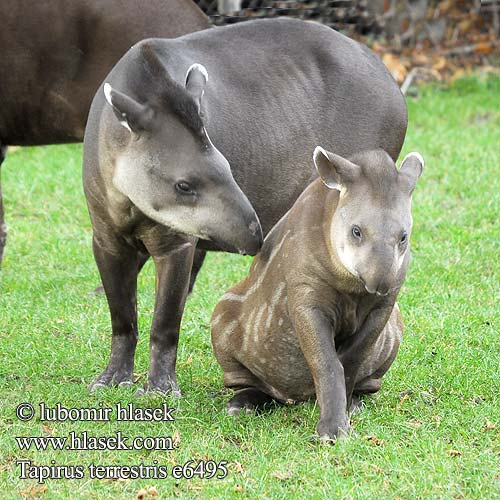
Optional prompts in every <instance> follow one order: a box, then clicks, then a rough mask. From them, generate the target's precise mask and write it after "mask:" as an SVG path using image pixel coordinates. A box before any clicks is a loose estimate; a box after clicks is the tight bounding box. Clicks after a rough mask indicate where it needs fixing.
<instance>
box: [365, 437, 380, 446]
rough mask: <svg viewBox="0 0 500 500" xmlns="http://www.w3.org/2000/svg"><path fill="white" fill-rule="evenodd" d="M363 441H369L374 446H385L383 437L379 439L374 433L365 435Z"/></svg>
mask: <svg viewBox="0 0 500 500" xmlns="http://www.w3.org/2000/svg"><path fill="white" fill-rule="evenodd" d="M363 441H368V442H369V443H370V444H371V445H373V446H383V445H384V444H385V443H384V440H383V439H379V438H378V437H377V436H375V435H373V434H369V435H367V436H363Z"/></svg>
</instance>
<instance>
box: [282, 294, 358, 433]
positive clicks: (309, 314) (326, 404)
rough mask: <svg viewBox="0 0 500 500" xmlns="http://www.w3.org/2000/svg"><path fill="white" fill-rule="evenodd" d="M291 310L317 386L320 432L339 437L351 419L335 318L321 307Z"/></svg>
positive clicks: (293, 308) (300, 307) (346, 429)
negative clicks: (347, 408) (334, 323)
mask: <svg viewBox="0 0 500 500" xmlns="http://www.w3.org/2000/svg"><path fill="white" fill-rule="evenodd" d="M293 302H295V301H293ZM293 302H292V301H291V304H293ZM295 303H296V302H295ZM291 310H292V311H293V316H292V322H293V326H294V329H295V331H296V333H297V336H298V339H299V343H300V347H301V349H302V352H303V353H304V356H305V358H306V361H307V363H308V365H309V368H310V370H311V374H312V377H313V380H314V386H315V389H316V397H317V399H318V404H319V409H320V419H319V422H318V425H317V426H316V431H317V433H318V435H319V437H320V438H321V439H323V440H327V439H331V438H336V437H338V436H339V435H340V434H341V433H346V432H347V431H348V428H349V420H348V417H347V411H346V407H347V401H346V392H345V382H344V369H343V367H342V363H341V362H340V360H339V358H338V357H337V353H336V351H335V344H334V340H333V328H332V324H331V321H330V320H329V319H328V318H327V317H326V316H325V314H324V313H322V312H321V311H320V310H319V309H317V308H313V307H309V306H296V307H291Z"/></svg>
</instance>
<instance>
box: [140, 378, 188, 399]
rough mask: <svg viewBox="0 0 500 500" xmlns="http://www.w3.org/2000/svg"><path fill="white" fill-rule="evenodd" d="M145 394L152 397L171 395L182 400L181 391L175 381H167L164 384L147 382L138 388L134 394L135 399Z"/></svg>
mask: <svg viewBox="0 0 500 500" xmlns="http://www.w3.org/2000/svg"><path fill="white" fill-rule="evenodd" d="M146 394H147V395H148V396H153V397H154V396H159V397H161V396H167V395H172V396H175V397H177V398H182V393H181V390H180V388H179V385H178V384H177V382H176V381H175V380H168V381H167V382H165V383H152V382H150V381H148V382H147V383H146V384H144V386H143V387H139V389H137V391H136V392H135V396H136V397H141V396H144V395H146Z"/></svg>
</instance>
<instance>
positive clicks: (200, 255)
mask: <svg viewBox="0 0 500 500" xmlns="http://www.w3.org/2000/svg"><path fill="white" fill-rule="evenodd" d="M206 255H207V252H205V250H199V249H198V248H197V249H196V251H195V253H194V259H193V267H192V268H191V276H190V277H189V293H191V292H192V291H193V287H194V283H195V281H196V277H197V276H198V273H199V272H200V269H201V266H202V265H203V261H204V260H205V256H206Z"/></svg>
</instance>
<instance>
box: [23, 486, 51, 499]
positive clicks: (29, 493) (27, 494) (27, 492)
mask: <svg viewBox="0 0 500 500" xmlns="http://www.w3.org/2000/svg"><path fill="white" fill-rule="evenodd" d="M47 490H48V487H47V485H45V484H31V485H30V486H28V487H27V488H25V489H24V490H19V491H18V493H19V495H21V497H22V499H23V500H30V499H32V498H38V497H41V496H42V495H43V494H44V493H45V492H46V491H47Z"/></svg>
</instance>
